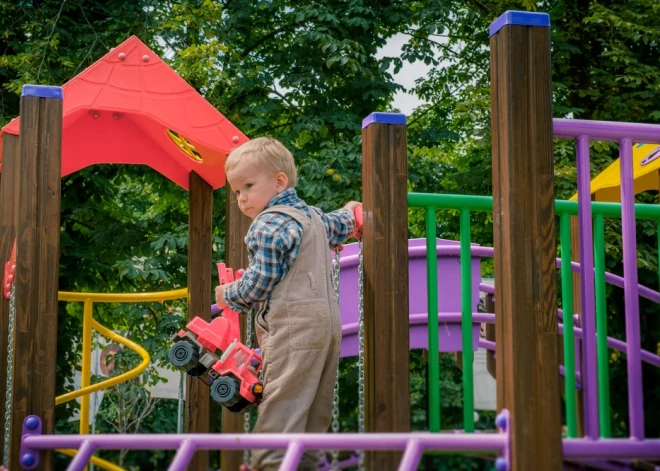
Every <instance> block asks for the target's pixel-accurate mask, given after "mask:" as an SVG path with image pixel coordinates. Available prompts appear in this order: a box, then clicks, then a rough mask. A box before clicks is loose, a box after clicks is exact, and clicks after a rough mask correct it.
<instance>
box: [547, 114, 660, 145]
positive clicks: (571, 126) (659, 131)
mask: <svg viewBox="0 0 660 471" xmlns="http://www.w3.org/2000/svg"><path fill="white" fill-rule="evenodd" d="M552 127H553V134H554V136H555V137H563V138H568V139H579V138H580V137H582V136H589V137H590V138H591V139H593V140H595V141H611V142H618V141H621V140H622V139H627V138H632V139H635V140H636V141H641V142H645V143H647V144H660V126H658V125H657V124H642V123H616V122H611V121H591V120H589V121H586V120H581V119H559V118H555V119H553V120H552Z"/></svg>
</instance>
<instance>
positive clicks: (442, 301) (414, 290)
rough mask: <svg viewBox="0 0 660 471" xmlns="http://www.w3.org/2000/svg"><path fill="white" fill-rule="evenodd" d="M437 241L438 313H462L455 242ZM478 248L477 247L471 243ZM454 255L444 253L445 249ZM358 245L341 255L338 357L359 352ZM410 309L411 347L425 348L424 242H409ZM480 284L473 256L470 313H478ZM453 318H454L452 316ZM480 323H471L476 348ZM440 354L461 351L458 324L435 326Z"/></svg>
mask: <svg viewBox="0 0 660 471" xmlns="http://www.w3.org/2000/svg"><path fill="white" fill-rule="evenodd" d="M436 240H437V247H436V252H437V254H438V255H437V257H438V311H439V313H440V316H441V317H442V314H443V313H444V314H458V315H459V316H458V319H460V312H461V263H460V258H459V256H458V251H457V248H458V246H459V243H458V242H457V241H454V240H444V239H436ZM472 245H473V246H475V247H477V246H478V245H477V244H472ZM449 248H451V249H453V250H452V252H455V253H454V254H447V252H448V250H447V249H449ZM358 250H359V248H358V244H357V243H355V244H348V245H345V246H344V250H343V251H342V252H341V254H340V262H339V263H340V267H341V271H340V275H339V291H340V296H339V308H340V311H341V320H342V326H343V339H342V343H341V356H342V357H348V356H356V355H357V353H358V275H359V274H358V264H359V258H358ZM408 273H409V309H410V348H423V349H427V348H428V339H429V336H428V330H427V320H426V319H427V314H428V303H427V292H426V239H410V240H409V241H408ZM480 282H481V258H480V257H477V256H473V257H472V312H473V313H474V312H477V306H478V304H479V283H480ZM451 317H456V316H451ZM479 330H480V324H479V323H473V327H472V345H473V349H474V350H477V348H478V345H479ZM438 335H439V339H440V341H439V347H440V351H441V352H456V351H460V350H462V348H461V324H460V320H458V322H442V321H441V322H440V324H439V326H438Z"/></svg>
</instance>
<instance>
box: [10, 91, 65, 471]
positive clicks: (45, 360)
mask: <svg viewBox="0 0 660 471" xmlns="http://www.w3.org/2000/svg"><path fill="white" fill-rule="evenodd" d="M61 171H62V89H61V87H47V86H36V85H25V86H24V87H23V91H22V94H21V126H20V158H19V160H18V195H17V197H18V201H19V202H20V204H18V206H17V208H18V229H17V239H18V241H17V248H18V250H17V260H16V280H15V306H16V324H15V333H14V372H13V378H14V380H13V388H12V389H13V394H12V402H11V404H12V405H11V407H12V410H11V444H10V447H11V452H10V460H9V467H10V469H15V468H19V463H20V461H19V460H20V456H19V449H20V445H21V440H20V437H21V428H22V426H23V420H24V419H25V417H26V416H27V415H31V414H34V415H38V416H39V417H40V418H41V420H42V421H43V428H42V430H43V433H44V434H52V433H54V429H55V371H56V370H55V367H56V357H57V289H58V281H59V278H58V270H59V257H60V200H61V192H60V184H61ZM52 456H53V454H52V451H46V452H41V454H40V461H39V466H38V468H37V469H40V470H50V469H52V467H53V460H52Z"/></svg>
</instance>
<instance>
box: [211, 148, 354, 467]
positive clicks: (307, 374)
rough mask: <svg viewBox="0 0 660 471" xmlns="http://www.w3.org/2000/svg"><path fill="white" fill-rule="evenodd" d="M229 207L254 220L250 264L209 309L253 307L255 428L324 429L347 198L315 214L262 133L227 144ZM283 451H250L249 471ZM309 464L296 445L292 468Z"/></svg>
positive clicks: (347, 229) (348, 219)
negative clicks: (335, 273)
mask: <svg viewBox="0 0 660 471" xmlns="http://www.w3.org/2000/svg"><path fill="white" fill-rule="evenodd" d="M225 171H226V173H227V181H228V183H229V186H230V187H231V190H232V191H233V192H234V193H235V194H236V198H237V200H238V206H239V208H240V210H241V212H243V214H245V215H246V216H248V217H250V218H251V219H253V222H252V225H251V226H250V229H249V231H248V234H247V236H246V238H245V242H246V244H247V248H248V254H249V260H250V263H249V266H248V268H247V269H246V270H245V273H244V275H243V276H242V277H241V278H240V279H239V280H237V281H235V282H233V283H230V284H227V285H222V286H217V287H216V288H215V296H216V302H217V305H218V307H221V308H222V307H225V306H229V307H230V308H231V309H232V310H234V311H237V312H242V313H246V312H247V311H248V310H250V309H252V308H254V310H255V313H256V317H255V331H256V335H257V341H258V343H259V346H260V348H261V355H262V359H263V381H264V390H263V401H262V402H261V404H260V405H259V408H258V418H257V423H256V425H255V428H254V432H255V433H305V432H307V433H325V432H327V430H328V427H329V426H330V421H331V416H332V399H333V392H334V385H335V380H336V377H337V365H338V362H339V347H340V343H341V319H340V317H339V305H338V302H337V298H336V296H335V293H334V290H333V286H332V257H331V253H330V250H331V249H333V248H335V247H337V246H338V245H340V244H341V243H342V242H344V241H345V240H346V239H347V238H348V237H349V236H350V234H351V233H352V232H353V230H354V229H355V217H354V215H353V209H354V208H355V207H356V206H357V205H358V204H359V203H358V202H355V201H352V202H350V203H347V204H346V205H345V206H344V208H342V209H339V210H336V211H333V212H331V213H328V214H324V213H323V212H322V211H321V210H320V209H318V208H315V207H313V206H308V205H307V204H306V203H305V202H304V201H303V200H301V199H300V198H298V196H297V195H296V191H295V186H296V168H295V165H294V161H293V156H292V155H291V152H289V151H288V150H287V149H286V148H285V147H284V146H283V145H282V144H281V143H280V142H278V141H277V140H275V139H272V138H268V137H261V138H257V139H254V140H251V141H248V142H247V143H245V144H243V145H242V146H240V147H238V148H236V149H235V150H234V151H232V152H231V153H230V155H229V156H228V157H227V162H226V163H225ZM283 456H284V450H254V451H253V453H252V468H253V469H258V470H259V471H271V470H276V469H278V467H279V464H280V462H281V461H282V458H283ZM317 468H318V453H317V452H305V454H304V455H303V457H302V460H301V464H300V467H299V469H300V470H304V471H311V470H316V469H317Z"/></svg>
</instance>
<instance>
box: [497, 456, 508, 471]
mask: <svg viewBox="0 0 660 471" xmlns="http://www.w3.org/2000/svg"><path fill="white" fill-rule="evenodd" d="M495 469H496V470H497V471H508V470H509V463H507V461H506V459H505V458H502V457H501V456H500V457H498V458H497V459H496V460H495Z"/></svg>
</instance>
